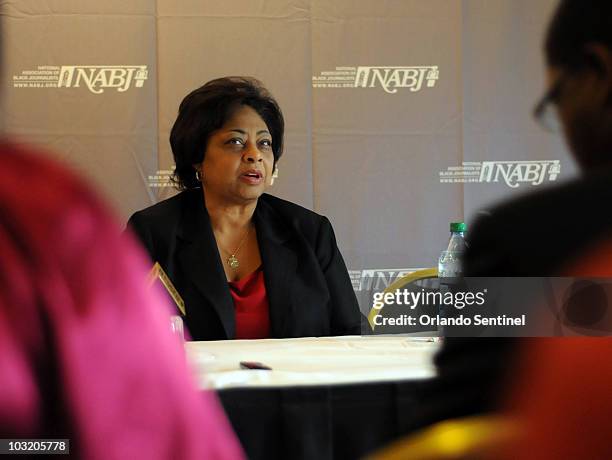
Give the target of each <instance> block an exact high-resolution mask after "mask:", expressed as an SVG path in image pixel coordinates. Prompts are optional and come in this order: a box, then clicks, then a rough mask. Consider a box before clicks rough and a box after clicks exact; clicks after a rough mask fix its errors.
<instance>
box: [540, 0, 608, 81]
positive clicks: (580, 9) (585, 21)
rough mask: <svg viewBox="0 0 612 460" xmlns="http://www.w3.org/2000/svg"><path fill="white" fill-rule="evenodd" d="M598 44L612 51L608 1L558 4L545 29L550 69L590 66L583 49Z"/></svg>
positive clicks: (567, 0) (568, 0)
mask: <svg viewBox="0 0 612 460" xmlns="http://www.w3.org/2000/svg"><path fill="white" fill-rule="evenodd" d="M589 43H600V44H602V45H605V46H609V47H612V2H611V1H610V0H561V2H560V4H559V6H558V7H557V10H556V12H555V15H554V16H553V19H552V21H551V23H550V25H549V26H548V33H547V35H546V41H545V45H544V48H545V53H546V60H547V62H548V65H549V66H552V67H564V68H567V69H572V70H579V69H581V68H583V67H584V66H585V65H588V63H589V56H588V55H587V54H586V53H585V47H586V46H587V45H588V44H589Z"/></svg>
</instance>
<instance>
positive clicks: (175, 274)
mask: <svg viewBox="0 0 612 460" xmlns="http://www.w3.org/2000/svg"><path fill="white" fill-rule="evenodd" d="M254 223H255V227H256V229H257V241H258V243H259V250H260V252H261V259H262V264H263V271H264V279H265V285H266V291H267V295H268V301H269V305H270V327H271V336H272V337H273V338H281V337H309V336H329V335H350V334H359V333H360V316H361V315H360V313H359V306H358V304H357V299H356V297H355V293H354V291H353V288H352V285H351V282H350V279H349V276H348V272H347V270H346V266H345V264H344V260H343V259H342V255H341V254H340V251H339V250H338V246H337V245H336V239H335V236H334V232H333V229H332V226H331V224H330V223H329V220H327V218H325V217H323V216H320V215H318V214H316V213H314V212H312V211H309V210H307V209H305V208H303V207H301V206H298V205H296V204H293V203H290V202H288V201H285V200H281V199H280V198H276V197H273V196H271V195H267V194H264V195H262V196H261V197H260V198H259V200H258V203H257V207H256V210H255V214H254ZM128 227H130V228H131V229H132V230H133V231H134V232H135V233H136V235H137V236H138V237H139V239H140V240H141V242H142V243H143V245H144V247H145V248H146V249H147V251H148V253H149V255H150V257H151V259H152V260H153V261H154V262H159V263H160V265H161V266H162V268H163V269H164V270H165V272H166V273H167V274H168V276H169V278H170V279H171V280H172V282H173V283H174V286H175V287H176V289H177V290H178V291H179V293H180V294H181V296H182V297H183V300H184V301H185V308H186V312H187V316H186V318H185V324H186V326H187V328H188V330H189V332H190V334H191V337H192V338H193V340H219V339H231V338H234V337H235V319H234V304H233V300H232V297H231V294H230V291H229V286H228V283H227V279H226V277H225V273H224V271H223V266H222V263H221V258H220V256H219V251H218V249H217V245H216V242H215V238H214V235H213V232H212V228H211V225H210V219H209V216H208V213H207V211H206V206H205V205H204V198H203V194H202V190H201V189H196V190H189V191H185V192H182V193H180V194H178V195H177V196H175V197H172V198H170V199H167V200H165V201H162V202H160V203H158V204H156V205H153V206H151V207H149V208H146V209H144V210H142V211H138V212H137V213H135V214H134V215H133V216H132V217H131V218H130V220H129V221H128Z"/></svg>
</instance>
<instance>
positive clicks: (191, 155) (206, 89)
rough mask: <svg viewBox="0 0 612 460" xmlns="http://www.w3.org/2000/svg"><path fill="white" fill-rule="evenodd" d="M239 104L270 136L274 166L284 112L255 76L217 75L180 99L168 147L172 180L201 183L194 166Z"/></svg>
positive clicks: (186, 184)
mask: <svg viewBox="0 0 612 460" xmlns="http://www.w3.org/2000/svg"><path fill="white" fill-rule="evenodd" d="M241 106H249V107H251V108H252V109H253V110H255V111H256V112H257V113H258V114H259V116H260V117H261V118H262V120H263V121H264V122H265V123H266V125H267V127H268V130H269V131H270V135H271V136H272V153H273V155H274V165H276V162H277V161H278V159H279V158H280V157H281V155H282V153H283V135H284V131H285V121H284V118H283V113H282V112H281V109H280V107H279V106H278V103H277V102H276V100H275V99H274V98H273V97H272V95H271V94H270V92H269V91H268V90H267V89H266V88H265V87H264V86H263V84H262V83H261V82H260V81H259V80H256V79H255V78H251V77H223V78H217V79H215V80H211V81H209V82H208V83H206V84H205V85H204V86H201V87H200V88H198V89H196V90H194V91H192V92H191V93H189V94H188V95H187V96H186V97H185V99H183V101H182V102H181V105H180V106H179V113H178V117H177V118H176V121H175V122H174V126H173V127H172V131H171V132H170V146H171V147H172V154H173V156H174V163H175V165H176V167H175V169H174V174H173V177H172V179H173V181H174V183H175V185H176V186H177V187H178V188H179V189H181V190H185V189H192V188H198V187H200V186H201V183H200V182H199V181H198V180H197V178H196V174H195V169H194V168H193V165H194V164H198V163H201V162H202V161H203V160H204V153H205V150H206V146H207V144H208V140H209V138H210V136H211V134H212V133H213V132H214V131H216V130H218V129H220V128H221V127H222V126H223V125H224V124H225V123H226V122H227V120H228V119H229V118H230V117H231V116H232V114H233V113H234V112H235V111H236V109H238V108H239V107H241Z"/></svg>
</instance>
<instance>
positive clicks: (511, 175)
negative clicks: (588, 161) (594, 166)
mask: <svg viewBox="0 0 612 460" xmlns="http://www.w3.org/2000/svg"><path fill="white" fill-rule="evenodd" d="M560 173H561V163H560V162H559V160H540V161H536V160H534V161H483V162H479V161H476V162H471V161H464V162H463V163H462V166H450V167H448V168H447V170H446V171H440V182H441V183H451V184H456V183H462V184H467V183H474V182H489V183H490V182H504V183H505V184H506V185H507V186H508V187H512V188H516V187H520V186H521V184H530V185H540V184H542V183H543V182H544V181H551V182H552V181H555V180H557V177H558V176H559V174H560Z"/></svg>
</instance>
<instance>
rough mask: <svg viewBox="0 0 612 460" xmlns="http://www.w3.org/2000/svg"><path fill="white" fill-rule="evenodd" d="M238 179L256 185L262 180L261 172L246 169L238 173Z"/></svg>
mask: <svg viewBox="0 0 612 460" xmlns="http://www.w3.org/2000/svg"><path fill="white" fill-rule="evenodd" d="M240 180H241V181H242V182H245V183H247V184H250V185H258V184H261V183H262V182H263V174H262V173H261V171H256V170H251V171H246V172H244V173H242V174H241V175H240Z"/></svg>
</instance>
